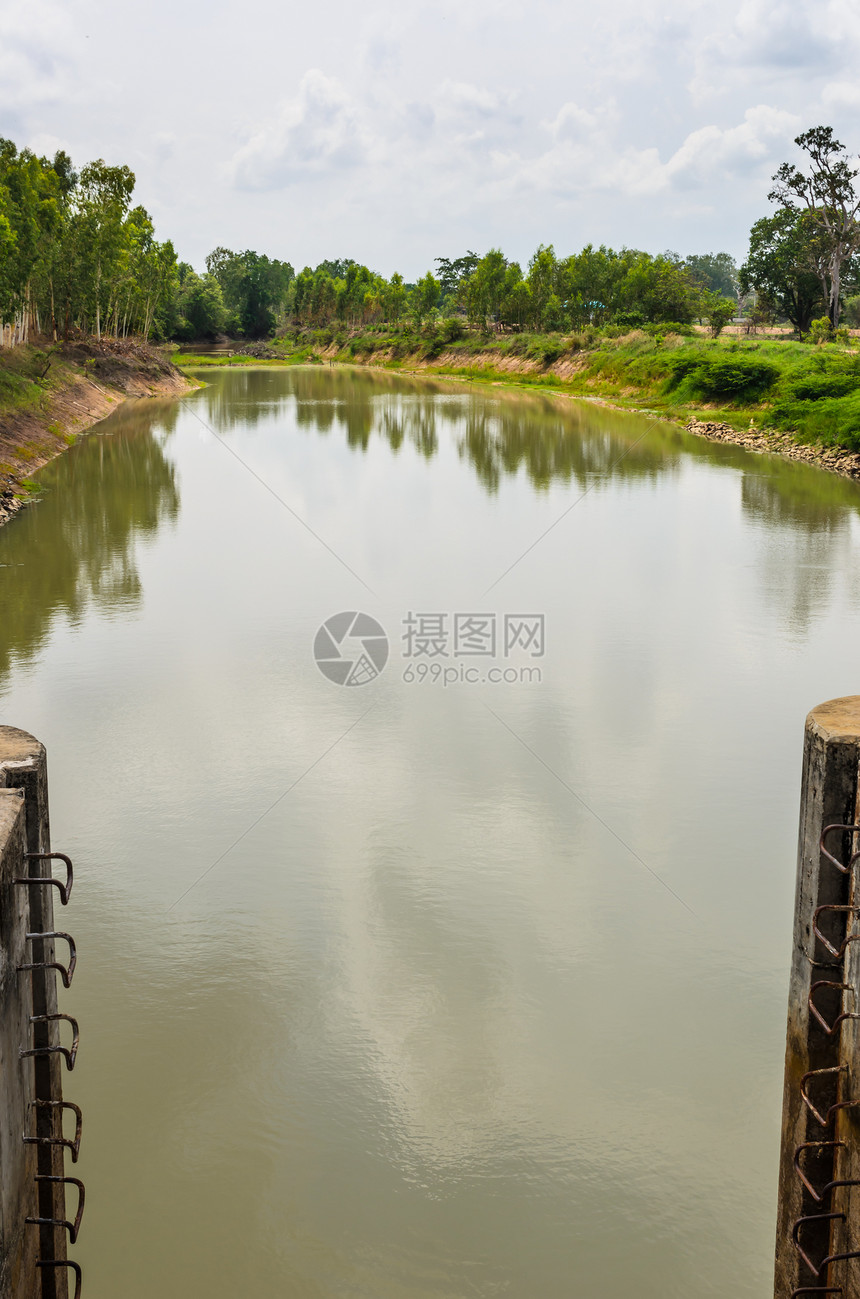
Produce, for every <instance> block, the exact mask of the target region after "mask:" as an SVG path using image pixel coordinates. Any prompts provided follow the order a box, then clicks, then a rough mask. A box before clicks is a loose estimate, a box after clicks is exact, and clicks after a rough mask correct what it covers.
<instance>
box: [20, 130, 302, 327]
mask: <svg viewBox="0 0 860 1299" xmlns="http://www.w3.org/2000/svg"><path fill="white" fill-rule="evenodd" d="M134 187H135V177H134V173H133V172H132V171H131V170H130V169H129V168H128V167H126V166H119V167H112V166H108V164H107V163H105V162H104V161H103V160H102V159H98V160H97V161H95V162H91V163H88V164H87V166H85V167H82V168H81V170H80V171H79V172H78V171H76V170H75V168H74V166H73V164H72V160H71V159H70V158H69V156H68V154H66V153H65V152H63V151H59V152H58V153H56V154H55V155H54V157H53V158H52V159H49V158H45V157H38V156H37V155H36V154H34V153H33V152H32V151H31V150H29V149H21V150H20V151H19V150H18V149H17V147H16V146H15V144H14V143H13V142H12V141H11V140H6V139H2V138H0V346H3V345H5V346H14V345H15V344H17V343H23V342H26V341H27V340H28V338H29V337H30V335H31V334H34V335H42V336H45V335H47V336H48V337H53V338H54V339H58V338H69V337H70V336H71V335H72V334H74V333H83V334H86V335H92V336H95V337H96V338H102V337H103V336H106V335H107V336H110V337H113V338H127V337H129V336H131V335H134V336H137V337H142V338H145V339H148V338H155V339H169V338H180V339H181V338H197V337H200V336H201V334H204V333H207V332H209V331H211V330H213V329H215V330H221V329H228V330H231V331H232V332H234V333H238V334H244V335H247V336H249V337H260V336H262V335H265V334H268V333H271V332H272V331H273V330H274V329H275V328H276V327H277V326H278V325H279V324H283V323H284V321H285V320H286V311H287V308H288V301H289V289H290V285H291V283H292V280H293V278H294V276H293V268H292V267H291V266H290V265H289V264H287V263H282V262H278V261H272V260H270V259H269V258H268V257H265V256H261V255H260V254H258V253H254V252H242V253H234V252H231V251H230V250H229V249H226V248H217V249H215V251H214V252H213V253H211V254H210V256H209V258H207V271H206V274H204V275H202V276H199V275H197V274H196V273H195V272H194V270H193V269H192V267H191V266H189V265H188V264H187V263H184V262H179V261H178V259H177V256H176V251H175V249H174V246H173V244H172V243H171V241H170V240H166V241H165V242H163V243H160V242H159V241H158V240H157V239H156V238H155V230H154V227H153V222H152V217H151V216H150V214H149V213H148V212H147V210H146V208H144V207H142V206H140V205H136V206H135V205H133V195H134Z"/></svg>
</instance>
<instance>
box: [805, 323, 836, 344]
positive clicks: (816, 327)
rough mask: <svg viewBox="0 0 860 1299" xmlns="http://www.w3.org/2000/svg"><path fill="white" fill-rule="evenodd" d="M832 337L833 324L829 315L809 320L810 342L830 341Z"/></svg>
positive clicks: (807, 338)
mask: <svg viewBox="0 0 860 1299" xmlns="http://www.w3.org/2000/svg"><path fill="white" fill-rule="evenodd" d="M832 339H833V326H832V325H831V323H830V317H829V316H819V317H818V319H817V320H811V321H810V322H809V333H808V334H807V335H806V341H807V342H808V343H829V342H831V341H832Z"/></svg>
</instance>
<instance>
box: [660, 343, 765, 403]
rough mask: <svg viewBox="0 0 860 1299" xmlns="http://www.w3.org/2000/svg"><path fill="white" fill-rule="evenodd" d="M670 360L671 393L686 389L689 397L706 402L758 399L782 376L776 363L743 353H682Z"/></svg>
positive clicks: (669, 387)
mask: <svg viewBox="0 0 860 1299" xmlns="http://www.w3.org/2000/svg"><path fill="white" fill-rule="evenodd" d="M667 361H668V364H669V366H670V369H671V374H670V377H669V380H668V383H667V390H668V391H670V392H671V391H673V390H674V389H678V388H683V389H684V392H685V393H686V395H688V396H691V397H696V398H705V399H706V400H707V399H708V398H712V397H723V398H728V399H729V400H732V401H738V400H741V399H742V398H743V399H747V400H751V399H752V400H755V398H757V397H760V396H761V395H762V394H763V393H765V392H767V390H768V388H770V387H772V386H773V384H774V383H775V382H776V380H777V379H778V378H779V374H780V370H779V367H778V366H777V365H774V364H773V363H772V362H770V361H764V360H761V359H760V358H759V357H753V356H745V355H743V354H734V355H732V354H731V353H729V354H726V353H725V352H723V353H718V354H716V355H712V356H709V355H707V354H704V353H699V354H696V353H692V354H690V353H687V354H683V353H682V354H681V355H679V356H672V357H667Z"/></svg>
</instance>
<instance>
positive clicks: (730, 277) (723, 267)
mask: <svg viewBox="0 0 860 1299" xmlns="http://www.w3.org/2000/svg"><path fill="white" fill-rule="evenodd" d="M684 265H685V266H686V268H687V270H688V271H689V273H690V277H691V279H692V280H693V282H694V283H695V284H698V285H699V287H700V288H702V289H705V290H709V291H710V292H712V293H721V294H722V295H723V297H725V298H734V299H735V301H737V296H738V268H737V266H736V264H735V259H734V257H732V255H731V253H690V255H689V257H685V258H684Z"/></svg>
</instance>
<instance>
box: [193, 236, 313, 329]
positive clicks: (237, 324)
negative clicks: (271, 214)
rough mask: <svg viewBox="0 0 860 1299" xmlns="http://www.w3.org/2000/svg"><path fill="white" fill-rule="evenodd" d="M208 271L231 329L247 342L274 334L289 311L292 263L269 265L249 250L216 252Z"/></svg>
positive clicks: (209, 261) (211, 258)
mask: <svg viewBox="0 0 860 1299" xmlns="http://www.w3.org/2000/svg"><path fill="white" fill-rule="evenodd" d="M206 269H207V271H208V272H209V274H210V275H214V276H215V279H216V280H217V281H218V283H219V285H220V286H221V293H222V296H223V298H224V305H225V306H226V308H227V316H228V319H227V327H228V328H229V329H231V330H233V331H235V332H236V333H239V334H244V335H245V337H247V338H262V337H264V336H265V335H266V334H270V333H272V331H273V330H274V328H275V326H276V324H277V322H278V319H279V318H282V317H283V316H284V313H285V311H286V306H287V299H288V295H289V289H290V285H291V283H292V280H293V277H294V272H293V268H292V266H291V265H290V263H289V262H279V261H277V260H273V261H270V260H269V258H268V257H266V256H264V255H261V254H260V253H255V252H253V251H252V250H251V249H250V248H249V249H246V250H245V252H243V253H234V252H232V251H231V250H230V249H229V248H215V249H213V251H212V252H211V253H210V254H209V256H208V257H207V258H206Z"/></svg>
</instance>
